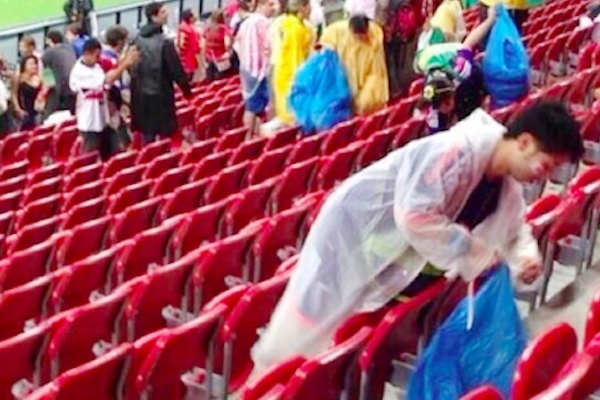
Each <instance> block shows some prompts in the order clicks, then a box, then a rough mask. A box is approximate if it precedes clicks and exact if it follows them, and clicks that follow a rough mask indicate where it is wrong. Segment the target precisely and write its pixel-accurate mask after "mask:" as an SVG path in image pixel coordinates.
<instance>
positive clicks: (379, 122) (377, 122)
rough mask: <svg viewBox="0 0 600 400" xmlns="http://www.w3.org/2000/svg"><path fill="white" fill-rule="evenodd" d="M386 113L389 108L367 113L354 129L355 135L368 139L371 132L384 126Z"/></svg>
mask: <svg viewBox="0 0 600 400" xmlns="http://www.w3.org/2000/svg"><path fill="white" fill-rule="evenodd" d="M388 114H389V110H387V109H385V108H384V109H383V110H380V111H377V112H375V113H373V114H371V115H369V116H368V117H367V118H366V119H365V120H364V122H363V123H362V124H361V125H360V127H359V128H358V130H357V131H356V134H355V137H356V138H358V139H363V140H364V139H368V138H369V137H370V136H371V135H372V134H373V133H375V132H377V131H378V130H379V129H381V128H383V127H384V125H385V123H386V120H387V117H388Z"/></svg>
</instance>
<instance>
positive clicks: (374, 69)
mask: <svg viewBox="0 0 600 400" xmlns="http://www.w3.org/2000/svg"><path fill="white" fill-rule="evenodd" d="M321 44H323V46H325V47H329V48H331V49H333V50H335V51H336V52H337V54H338V55H339V57H340V59H341V61H342V64H344V67H345V68H346V75H347V77H348V83H349V84H350V88H351V89H352V94H353V96H354V111H355V112H356V113H357V114H368V113H371V112H373V111H377V110H379V109H381V108H383V107H385V105H386V104H387V102H388V100H389V97H390V96H389V88H388V72H387V67H386V63H385V52H384V49H383V29H381V27H380V26H379V25H378V24H377V23H375V22H369V40H368V42H365V41H362V40H360V39H359V38H357V37H356V36H355V35H354V34H353V33H352V32H351V31H350V26H349V24H348V20H342V21H338V22H335V23H333V24H331V25H329V26H328V27H327V28H326V29H325V31H324V32H323V36H322V37H321Z"/></svg>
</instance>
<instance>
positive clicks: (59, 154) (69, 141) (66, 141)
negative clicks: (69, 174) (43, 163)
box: [52, 126, 79, 162]
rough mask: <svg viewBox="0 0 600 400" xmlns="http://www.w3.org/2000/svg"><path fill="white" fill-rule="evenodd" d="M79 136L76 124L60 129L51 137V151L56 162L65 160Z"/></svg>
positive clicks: (67, 158)
mask: <svg viewBox="0 0 600 400" xmlns="http://www.w3.org/2000/svg"><path fill="white" fill-rule="evenodd" d="M78 137H79V131H78V130H77V127H76V126H70V127H68V128H64V129H60V130H58V131H57V132H56V133H55V134H54V137H53V138H52V153H53V154H54V159H55V160H56V161H58V162H65V161H67V160H69V157H70V156H71V149H72V148H73V145H74V144H75V141H76V140H77V138H78Z"/></svg>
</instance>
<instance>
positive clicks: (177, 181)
mask: <svg viewBox="0 0 600 400" xmlns="http://www.w3.org/2000/svg"><path fill="white" fill-rule="evenodd" d="M193 170H194V166H193V165H184V166H183V167H178V168H173V169H171V170H169V171H167V172H165V173H164V174H162V175H161V176H160V178H158V179H157V180H156V182H154V185H153V186H152V189H151V190H150V196H160V195H163V194H167V193H173V192H174V191H175V189H177V188H178V187H180V186H182V185H185V184H186V183H188V181H189V179H190V174H191V173H192V171H193Z"/></svg>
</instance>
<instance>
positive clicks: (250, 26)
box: [235, 13, 270, 78]
mask: <svg viewBox="0 0 600 400" xmlns="http://www.w3.org/2000/svg"><path fill="white" fill-rule="evenodd" d="M269 24H270V20H269V19H268V18H267V17H266V16H264V15H263V14H260V13H253V14H250V15H249V16H248V18H246V19H245V20H244V22H242V24H241V25H240V27H239V30H238V33H237V35H236V39H235V49H236V52H237V54H238V57H239V59H240V69H242V70H243V71H245V72H247V73H248V74H250V76H252V77H254V78H264V77H266V76H267V73H268V69H269V57H270V46H269Z"/></svg>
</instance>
